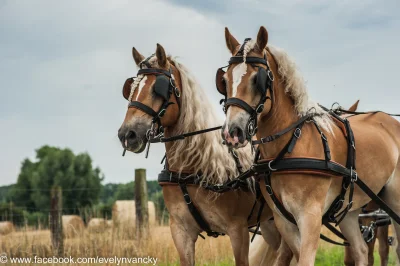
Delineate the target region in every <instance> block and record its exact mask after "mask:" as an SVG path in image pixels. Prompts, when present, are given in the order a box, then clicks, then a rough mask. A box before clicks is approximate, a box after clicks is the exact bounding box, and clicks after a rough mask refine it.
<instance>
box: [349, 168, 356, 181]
mask: <svg viewBox="0 0 400 266" xmlns="http://www.w3.org/2000/svg"><path fill="white" fill-rule="evenodd" d="M350 176H351V182H353V183H354V182H356V181H357V179H358V175H357V172H356V171H354V169H353V167H351V168H350Z"/></svg>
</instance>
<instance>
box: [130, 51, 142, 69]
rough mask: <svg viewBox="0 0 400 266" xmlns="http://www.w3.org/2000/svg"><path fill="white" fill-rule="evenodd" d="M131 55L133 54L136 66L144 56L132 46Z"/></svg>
mask: <svg viewBox="0 0 400 266" xmlns="http://www.w3.org/2000/svg"><path fill="white" fill-rule="evenodd" d="M132 55H133V59H134V60H135V63H136V65H137V66H139V63H140V62H142V61H143V59H144V56H143V55H141V54H140V53H139V52H138V51H137V50H136V48H135V47H132Z"/></svg>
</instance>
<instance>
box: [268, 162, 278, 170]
mask: <svg viewBox="0 0 400 266" xmlns="http://www.w3.org/2000/svg"><path fill="white" fill-rule="evenodd" d="M272 162H273V160H271V161H269V162H268V168H269V170H270V171H271V172H274V171H276V170H277V169H274V168H272V167H271V163H272Z"/></svg>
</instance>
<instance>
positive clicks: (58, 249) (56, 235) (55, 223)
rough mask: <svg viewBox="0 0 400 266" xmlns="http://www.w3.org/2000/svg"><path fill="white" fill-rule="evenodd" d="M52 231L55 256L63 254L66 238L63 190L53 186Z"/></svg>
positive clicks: (51, 197) (51, 196) (51, 204)
mask: <svg viewBox="0 0 400 266" xmlns="http://www.w3.org/2000/svg"><path fill="white" fill-rule="evenodd" d="M50 201H51V203H50V232H51V244H52V246H53V254H54V256H63V254H64V238H63V230H62V190H61V187H58V186H57V187H53V188H52V189H51V194H50Z"/></svg>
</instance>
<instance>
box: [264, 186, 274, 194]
mask: <svg viewBox="0 0 400 266" xmlns="http://www.w3.org/2000/svg"><path fill="white" fill-rule="evenodd" d="M265 189H266V190H267V193H268V195H270V196H272V194H274V193H273V192H272V188H271V186H270V185H265Z"/></svg>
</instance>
